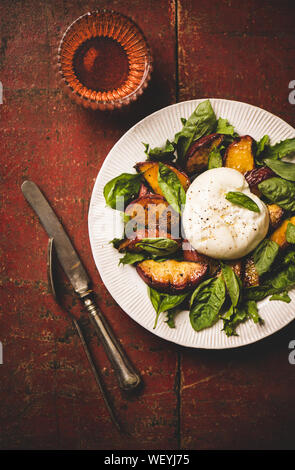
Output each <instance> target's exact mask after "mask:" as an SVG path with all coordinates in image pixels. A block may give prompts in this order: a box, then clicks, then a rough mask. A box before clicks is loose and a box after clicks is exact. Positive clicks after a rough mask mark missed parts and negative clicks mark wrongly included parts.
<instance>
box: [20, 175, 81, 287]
mask: <svg viewBox="0 0 295 470" xmlns="http://www.w3.org/2000/svg"><path fill="white" fill-rule="evenodd" d="M21 189H22V192H23V195H24V196H25V198H26V200H27V201H28V203H29V204H30V205H31V207H32V208H33V209H34V211H35V212H36V214H37V215H38V217H39V219H40V221H41V223H42V225H43V227H44V229H45V230H46V232H47V234H48V236H49V238H53V239H54V245H55V249H56V253H57V256H58V259H59V262H60V264H61V265H62V267H63V269H64V271H65V273H66V275H67V276H68V278H69V281H70V283H71V284H72V286H73V288H74V290H75V292H76V293H77V294H78V295H82V294H83V293H84V292H87V291H88V289H89V284H90V279H89V277H88V274H87V273H86V271H85V269H84V267H83V266H82V264H81V261H80V259H79V257H78V254H77V252H76V250H75V249H74V247H73V245H72V243H71V241H70V239H69V237H68V235H67V234H66V232H65V230H64V228H63V226H62V225H61V223H60V222H59V220H58V218H57V216H56V215H55V213H54V212H53V210H52V208H51V207H50V205H49V204H48V202H47V201H46V199H45V197H44V196H43V194H42V193H41V191H40V189H39V188H38V186H37V185H36V184H35V183H34V182H33V181H24V183H23V184H22V186H21Z"/></svg>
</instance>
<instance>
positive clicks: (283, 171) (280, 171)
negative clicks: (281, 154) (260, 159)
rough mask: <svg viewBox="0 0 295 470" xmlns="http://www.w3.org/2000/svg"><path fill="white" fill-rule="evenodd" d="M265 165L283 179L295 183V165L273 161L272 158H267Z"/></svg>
mask: <svg viewBox="0 0 295 470" xmlns="http://www.w3.org/2000/svg"><path fill="white" fill-rule="evenodd" d="M264 163H265V164H266V166H268V167H269V168H270V169H271V170H272V171H273V172H274V173H276V174H277V175H279V176H280V177H281V178H284V179H285V180H288V181H295V164H294V163H290V162H282V161H281V160H272V159H271V158H266V159H265V160H264Z"/></svg>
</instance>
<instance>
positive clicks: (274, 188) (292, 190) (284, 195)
mask: <svg viewBox="0 0 295 470" xmlns="http://www.w3.org/2000/svg"><path fill="white" fill-rule="evenodd" d="M258 189H259V191H260V192H261V193H262V194H263V196H265V197H266V198H267V199H268V200H269V201H271V202H273V203H276V204H278V206H280V207H282V208H283V209H286V210H290V211H295V183H293V182H291V181H286V180H283V179H282V178H279V177H273V178H268V179H266V180H264V181H262V182H261V183H259V184H258Z"/></svg>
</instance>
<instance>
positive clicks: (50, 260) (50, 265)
mask: <svg viewBox="0 0 295 470" xmlns="http://www.w3.org/2000/svg"><path fill="white" fill-rule="evenodd" d="M54 261H55V256H54V240H53V238H50V239H49V241H48V250H47V274H48V282H49V286H50V290H51V293H52V295H53V297H54V299H55V301H56V303H57V304H58V305H59V306H60V307H61V308H62V309H63V310H65V309H64V307H63V305H62V303H61V301H60V299H59V296H58V295H57V289H56V287H55V286H56V280H55V276H54ZM66 312H67V314H68V316H69V317H70V319H71V320H72V322H73V324H74V326H75V328H76V331H77V333H78V335H79V338H80V340H81V343H82V345H83V348H84V351H85V354H86V356H87V359H88V361H89V364H90V368H91V370H92V373H93V375H94V378H95V380H96V383H97V385H98V387H99V389H100V392H101V394H102V397H103V399H104V402H105V405H106V407H107V409H108V411H109V413H110V417H111V419H112V422H113V423H114V425H115V426H116V428H117V429H118V431H120V432H122V428H121V425H120V423H119V422H118V420H117V418H116V416H115V414H114V411H113V409H112V406H111V403H110V401H109V398H108V396H107V393H106V390H105V388H104V385H103V382H102V379H101V376H100V374H99V373H98V371H97V369H96V367H95V365H94V362H93V359H92V356H91V353H90V350H89V348H88V346H87V343H86V340H85V337H84V335H83V332H82V330H81V328H80V326H79V323H78V321H77V320H76V318H75V317H74V315H72V314H71V312H70V311H69V310H68V309H67V310H66Z"/></svg>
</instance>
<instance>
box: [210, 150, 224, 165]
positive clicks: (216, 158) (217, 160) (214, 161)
mask: <svg viewBox="0 0 295 470" xmlns="http://www.w3.org/2000/svg"><path fill="white" fill-rule="evenodd" d="M221 167H222V155H221V153H220V150H219V149H218V148H214V149H213V150H211V152H210V153H209V159H208V170H212V168H221Z"/></svg>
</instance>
